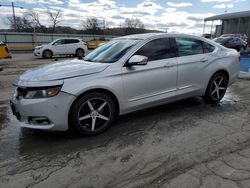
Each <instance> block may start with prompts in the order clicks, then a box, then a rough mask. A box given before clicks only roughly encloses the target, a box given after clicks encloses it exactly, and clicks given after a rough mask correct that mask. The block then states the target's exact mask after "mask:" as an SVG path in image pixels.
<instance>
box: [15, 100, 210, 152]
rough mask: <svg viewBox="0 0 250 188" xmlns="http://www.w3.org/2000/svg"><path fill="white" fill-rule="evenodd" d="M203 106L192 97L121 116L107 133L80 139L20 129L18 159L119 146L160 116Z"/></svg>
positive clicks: (77, 135)
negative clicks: (28, 156)
mask: <svg viewBox="0 0 250 188" xmlns="http://www.w3.org/2000/svg"><path fill="white" fill-rule="evenodd" d="M204 105H206V104H204V102H203V100H202V99H201V98H198V97H196V98H190V99H186V100H182V101H178V102H174V103H170V104H166V105H162V106H158V107H154V108H149V109H145V110H141V111H138V112H134V113H130V114H127V115H123V116H120V117H118V118H117V119H116V120H115V122H114V123H113V125H112V126H111V127H110V128H109V129H108V130H107V131H105V132H104V133H102V134H99V135H96V136H82V135H79V134H78V133H76V132H73V131H65V132H49V131H40V130H31V129H26V128H22V129H21V131H20V135H19V152H20V154H21V155H27V154H28V153H30V152H31V151H32V152H34V151H36V152H39V153H40V152H42V153H43V154H44V153H48V154H49V153H51V151H53V154H55V153H61V152H62V151H67V152H71V151H77V150H79V149H81V150H91V149H93V148H98V147H100V146H104V145H107V144H109V143H112V142H117V143H120V142H123V141H121V140H120V138H121V137H122V136H125V137H126V136H127V135H130V134H133V133H134V132H138V131H140V132H141V134H142V135H143V134H145V133H146V132H147V131H148V130H149V128H150V126H152V124H154V122H156V121H157V119H159V118H161V117H162V116H164V117H168V115H171V116H172V115H173V114H175V116H176V114H177V116H178V114H180V115H181V113H180V112H181V111H183V110H184V109H185V110H186V109H190V110H192V109H193V108H196V107H200V106H204ZM145 117H147V118H146V119H147V120H146V122H145ZM143 132H144V133H143ZM147 134H148V133H147ZM137 136H140V135H137ZM130 139H131V138H130Z"/></svg>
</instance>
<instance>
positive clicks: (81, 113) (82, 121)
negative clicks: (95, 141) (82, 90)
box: [70, 92, 115, 135]
mask: <svg viewBox="0 0 250 188" xmlns="http://www.w3.org/2000/svg"><path fill="white" fill-rule="evenodd" d="M114 116H115V105H114V102H113V101H112V99H111V98H110V97H109V96H108V95H106V94H104V93H98V92H93V93H89V94H86V95H84V96H83V97H81V98H80V99H79V100H78V101H77V102H76V103H75V104H74V105H73V106H72V109H71V112H70V121H71V123H72V125H73V127H74V128H76V130H78V131H79V132H80V133H81V134H84V135H96V134H99V133H101V132H103V131H105V130H106V129H107V128H108V127H109V126H110V125H111V123H112V121H113V119H114Z"/></svg>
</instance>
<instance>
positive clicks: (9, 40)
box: [0, 32, 115, 51]
mask: <svg viewBox="0 0 250 188" xmlns="http://www.w3.org/2000/svg"><path fill="white" fill-rule="evenodd" d="M114 37H115V36H112V35H85V34H52V33H23V32H22V33H21V32H0V41H2V42H4V43H6V44H7V45H8V47H9V49H10V50H11V51H27V50H33V49H34V47H35V46H37V45H40V44H46V43H50V42H52V41H53V40H55V39H58V38H81V39H83V40H84V41H89V40H94V39H101V38H105V39H111V38H114Z"/></svg>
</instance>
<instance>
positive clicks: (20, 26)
mask: <svg viewBox="0 0 250 188" xmlns="http://www.w3.org/2000/svg"><path fill="white" fill-rule="evenodd" d="M8 21H9V23H10V27H11V29H15V28H17V31H27V30H30V29H32V26H31V23H30V22H29V20H27V19H26V18H25V17H19V16H18V17H16V21H14V18H13V17H12V16H11V17H8Z"/></svg>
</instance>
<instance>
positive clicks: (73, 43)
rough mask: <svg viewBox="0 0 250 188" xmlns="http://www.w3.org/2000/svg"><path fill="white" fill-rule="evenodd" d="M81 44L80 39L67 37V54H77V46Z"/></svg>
mask: <svg viewBox="0 0 250 188" xmlns="http://www.w3.org/2000/svg"><path fill="white" fill-rule="evenodd" d="M79 46H80V40H78V39H66V43H65V48H66V53H67V54H75V53H76V50H77V48H79Z"/></svg>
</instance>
